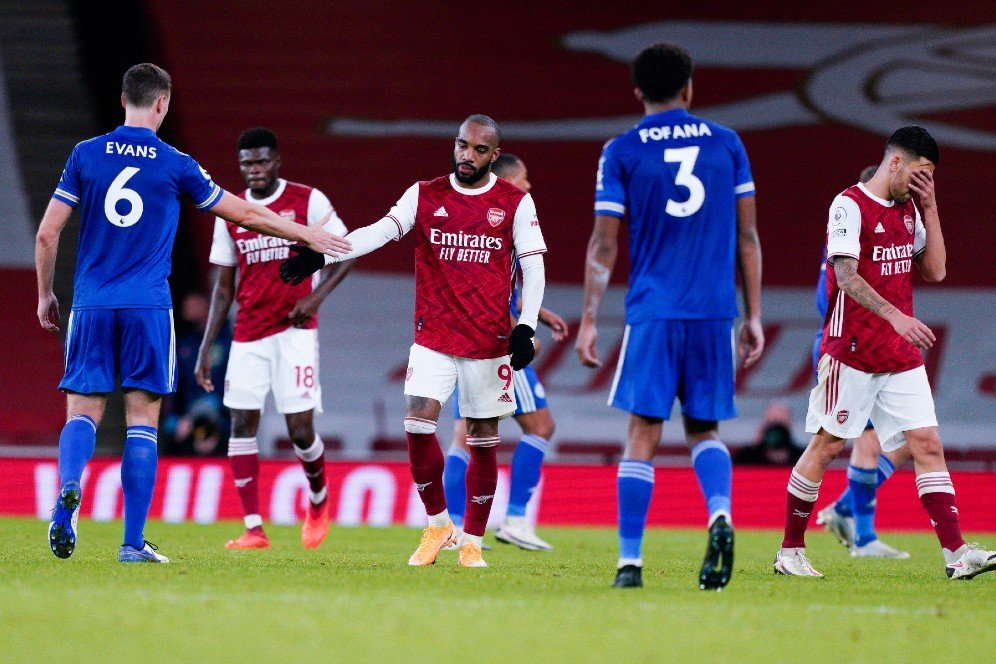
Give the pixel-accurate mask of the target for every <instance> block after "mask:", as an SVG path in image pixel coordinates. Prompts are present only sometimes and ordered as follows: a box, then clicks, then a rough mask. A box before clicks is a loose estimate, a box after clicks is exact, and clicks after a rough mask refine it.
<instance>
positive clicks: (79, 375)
mask: <svg viewBox="0 0 996 664" xmlns="http://www.w3.org/2000/svg"><path fill="white" fill-rule="evenodd" d="M65 363H66V373H65V375H64V376H63V378H62V382H61V383H59V389H60V390H65V391H67V392H76V393H78V394H106V393H109V392H113V391H114V389H115V383H116V380H120V384H121V387H122V388H124V389H138V390H145V391H146V392H151V393H153V394H169V393H171V392H175V391H176V334H175V332H174V330H173V310H172V309H74V310H73V311H72V312H71V313H70V314H69V322H68V323H67V325H66V349H65Z"/></svg>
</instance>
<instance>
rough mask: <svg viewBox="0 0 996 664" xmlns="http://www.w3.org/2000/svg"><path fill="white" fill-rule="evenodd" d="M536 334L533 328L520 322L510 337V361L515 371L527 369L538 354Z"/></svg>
mask: <svg viewBox="0 0 996 664" xmlns="http://www.w3.org/2000/svg"><path fill="white" fill-rule="evenodd" d="M535 334H536V332H535V331H534V330H533V328H531V327H529V326H528V325H523V324H521V323H520V324H518V325H516V326H515V329H514V330H512V334H511V335H510V336H509V337H508V354H509V355H511V356H512V357H511V358H510V359H509V361H510V362H511V363H512V369H513V370H514V371H518V370H519V369H525V368H526V367H527V366H529V363H530V362H532V361H533V357H535V355H536V347H535V346H534V345H533V335H535Z"/></svg>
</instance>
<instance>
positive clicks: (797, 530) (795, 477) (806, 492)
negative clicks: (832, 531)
mask: <svg viewBox="0 0 996 664" xmlns="http://www.w3.org/2000/svg"><path fill="white" fill-rule="evenodd" d="M819 493H820V482H811V481H809V480H807V479H806V478H805V477H803V476H802V475H800V474H799V473H797V472H796V471H795V469H793V470H792V475H791V476H789V483H788V500H787V502H786V508H785V537H784V538H783V539H782V548H783V549H795V548H804V547H805V546H806V528H807V527H808V526H809V515H810V514H812V513H813V506H814V505H816V498H817V497H818V496H819Z"/></svg>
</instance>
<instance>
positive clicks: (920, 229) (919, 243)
mask: <svg viewBox="0 0 996 664" xmlns="http://www.w3.org/2000/svg"><path fill="white" fill-rule="evenodd" d="M913 209H914V210H916V227H915V228H914V230H913V258H916V257H917V256H919V255H920V254H922V253H923V250H924V249H926V248H927V227H926V226H924V225H923V218H922V217H921V216H920V208H918V207H916V206H914V207H913Z"/></svg>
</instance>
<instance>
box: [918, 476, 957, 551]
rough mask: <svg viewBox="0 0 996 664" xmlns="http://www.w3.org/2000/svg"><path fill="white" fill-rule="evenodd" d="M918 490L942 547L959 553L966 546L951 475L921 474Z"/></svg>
mask: <svg viewBox="0 0 996 664" xmlns="http://www.w3.org/2000/svg"><path fill="white" fill-rule="evenodd" d="M916 488H917V492H918V493H919V494H920V503H921V504H922V505H923V509H925V510H927V514H928V515H930V523H931V524H932V525H933V526H934V532H935V533H937V539H938V540H939V541H940V543H941V546H942V547H943V548H945V549H947V550H948V551H957V550H958V549H960V548H961V547H962V546H964V545H965V540H964V538H962V536H961V524H959V523H958V505H957V503H956V502H955V492H954V484H952V483H951V475H950V474H949V473H945V472H939V473H938V472H935V473H921V474H920V475H917V477H916Z"/></svg>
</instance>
